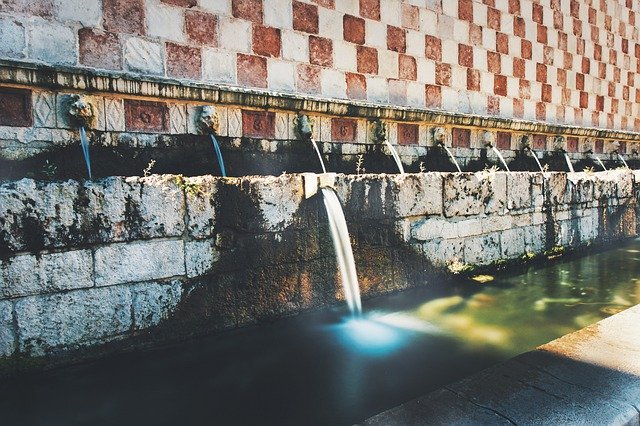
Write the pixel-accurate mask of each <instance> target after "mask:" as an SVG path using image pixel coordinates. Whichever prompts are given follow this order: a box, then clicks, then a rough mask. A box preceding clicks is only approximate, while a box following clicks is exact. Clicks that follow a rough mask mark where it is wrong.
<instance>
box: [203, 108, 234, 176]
mask: <svg viewBox="0 0 640 426" xmlns="http://www.w3.org/2000/svg"><path fill="white" fill-rule="evenodd" d="M198 125H199V127H200V131H201V132H202V133H203V134H205V135H209V137H210V138H211V142H212V143H213V149H214V150H215V152H216V157H217V158H218V165H219V166H220V174H221V175H222V177H227V171H226V169H225V167H224V160H223V158H222V150H221V149H220V144H219V143H218V139H217V138H216V134H218V132H219V130H220V118H219V117H218V113H217V111H216V109H215V108H214V107H212V106H211V105H205V106H203V107H202V109H201V110H200V116H199V117H198Z"/></svg>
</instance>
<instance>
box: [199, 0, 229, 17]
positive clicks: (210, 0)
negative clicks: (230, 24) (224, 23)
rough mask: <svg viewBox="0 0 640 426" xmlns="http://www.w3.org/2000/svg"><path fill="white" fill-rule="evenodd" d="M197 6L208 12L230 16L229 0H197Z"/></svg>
mask: <svg viewBox="0 0 640 426" xmlns="http://www.w3.org/2000/svg"><path fill="white" fill-rule="evenodd" d="M198 4H199V5H200V7H201V8H203V9H205V10H206V11H208V12H213V13H216V14H218V15H224V16H231V0H198Z"/></svg>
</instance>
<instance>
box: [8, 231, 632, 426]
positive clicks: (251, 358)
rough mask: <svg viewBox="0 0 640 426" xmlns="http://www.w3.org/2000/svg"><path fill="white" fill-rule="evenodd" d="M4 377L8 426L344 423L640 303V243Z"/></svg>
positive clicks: (388, 406)
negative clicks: (353, 312) (351, 310)
mask: <svg viewBox="0 0 640 426" xmlns="http://www.w3.org/2000/svg"><path fill="white" fill-rule="evenodd" d="M491 278H494V277H479V278H478V280H479V281H482V282H476V281H472V282H469V283H457V284H451V283H449V284H447V285H446V286H432V287H430V288H422V289H418V290H411V291H405V292H403V293H400V294H395V295H391V296H385V297H379V298H376V299H372V300H368V301H365V303H364V312H365V313H364V315H363V317H362V318H360V319H353V318H349V317H348V316H346V314H345V311H344V310H342V309H328V310H324V311H321V312H315V313H311V314H305V315H299V316H297V317H294V318H289V319H284V320H280V321H277V322H274V323H272V324H266V325H261V326H258V327H252V328H245V329H241V330H236V331H233V332H228V333H223V334H221V335H216V336H211V337H207V338H201V339H198V340H193V341H189V342H183V343H180V344H175V345H172V346H169V347H163V348H159V349H155V350H152V351H145V352H137V353H131V354H122V355H117V356H112V357H110V358H108V359H104V360H99V361H96V362H91V363H87V364H82V365H76V366H71V367H65V368H59V369H56V370H53V371H49V372H45V373H40V374H37V375H33V376H27V377H24V376H23V377H19V378H14V379H9V380H3V382H2V383H1V384H0V413H1V419H2V420H1V423H2V424H7V425H9V424H21V425H22V424H36V425H74V424H83V425H84V424H91V425H100V424H134V423H137V424H153V425H159V424H215V425H227V424H230V425H231V424H238V425H240V424H242V425H246V424H295V425H299V424H332V425H341V424H344V425H348V424H353V423H355V422H358V421H362V420H363V419H365V418H367V417H369V416H371V415H374V414H376V413H378V412H380V411H384V410H386V409H388V408H391V407H393V406H395V405H398V404H400V403H402V402H404V401H407V400H409V399H412V398H415V397H417V396H419V395H422V394H424V393H427V392H429V391H432V390H434V389H437V388H439V387H441V386H443V385H445V384H447V383H449V382H452V381H455V380H456V379H459V378H461V377H464V376H466V375H469V374H472V373H474V372H477V371H479V370H481V369H483V368H486V367H488V366H490V365H492V364H495V363H497V362H499V361H501V360H504V359H507V358H509V357H511V356H513V355H516V354H518V353H521V352H524V351H527V350H530V349H532V348H534V347H535V346H537V345H539V344H542V343H546V342H547V341H550V340H552V339H554V338H556V337H559V336H561V335H563V334H566V333H569V332H571V331H574V330H577V329H579V328H582V327H584V326H586V325H589V324H591V323H593V322H596V321H598V320H600V319H602V318H604V317H606V316H608V315H611V314H613V313H616V312H618V311H620V310H623V309H625V308H627V307H629V306H632V305H634V304H638V303H640V241H638V240H634V241H631V242H629V243H628V244H625V245H623V246H620V247H618V248H616V249H612V250H608V251H605V252H601V253H597V254H592V255H589V256H586V257H580V258H573V259H566V260H559V261H557V262H555V263H553V264H548V265H543V266H541V265H537V266H531V267H529V268H527V269H526V270H524V271H522V272H521V273H517V274H514V273H512V274H511V276H509V277H495V278H494V279H493V280H491Z"/></svg>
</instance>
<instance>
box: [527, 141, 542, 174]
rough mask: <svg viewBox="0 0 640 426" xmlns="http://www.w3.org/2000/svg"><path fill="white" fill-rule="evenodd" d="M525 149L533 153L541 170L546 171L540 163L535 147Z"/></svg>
mask: <svg viewBox="0 0 640 426" xmlns="http://www.w3.org/2000/svg"><path fill="white" fill-rule="evenodd" d="M525 149H526V150H527V151H529V153H530V154H531V156H532V157H533V159H534V160H536V164H537V165H538V168H539V169H540V171H541V172H543V173H544V168H543V167H542V164H540V160H539V159H538V156H537V155H536V152H535V151H534V150H533V149H531V148H530V147H526V148H525Z"/></svg>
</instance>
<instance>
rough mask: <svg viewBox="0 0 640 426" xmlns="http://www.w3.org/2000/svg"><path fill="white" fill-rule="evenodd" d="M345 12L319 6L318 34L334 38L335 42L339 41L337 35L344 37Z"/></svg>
mask: <svg viewBox="0 0 640 426" xmlns="http://www.w3.org/2000/svg"><path fill="white" fill-rule="evenodd" d="M342 19H343V14H342V13H340V12H339V11H337V10H333V9H326V8H324V7H320V8H318V35H320V36H321V37H326V38H333V39H334V40H333V44H334V49H335V44H336V42H337V41H338V40H337V39H336V37H338V38H340V39H342V32H343V22H342Z"/></svg>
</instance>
